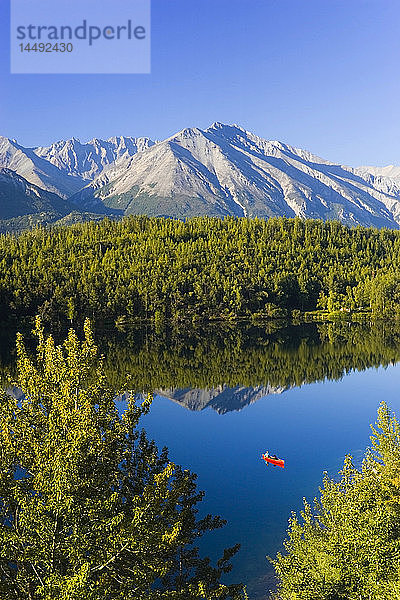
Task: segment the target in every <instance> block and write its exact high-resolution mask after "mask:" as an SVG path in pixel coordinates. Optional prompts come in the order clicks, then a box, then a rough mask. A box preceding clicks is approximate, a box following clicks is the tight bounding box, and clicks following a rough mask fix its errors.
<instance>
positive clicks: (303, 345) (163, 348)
mask: <svg viewBox="0 0 400 600" xmlns="http://www.w3.org/2000/svg"><path fill="white" fill-rule="evenodd" d="M96 337H97V338H98V340H99V345H100V349H101V352H102V353H103V354H104V356H105V370H106V373H107V378H108V380H109V383H110V385H111V386H112V387H113V388H114V389H120V388H121V386H123V385H124V383H125V382H126V377H127V375H129V378H130V380H129V381H130V383H129V387H130V389H132V390H135V391H136V392H143V391H144V392H153V391H154V390H160V389H177V388H178V389H179V388H180V389H183V388H200V389H211V388H217V387H218V386H220V385H222V384H225V385H227V386H229V387H235V386H245V387H257V386H266V385H268V384H269V385H271V386H272V387H280V388H286V387H292V386H299V385H303V384H305V383H313V382H315V381H323V380H324V379H330V380H337V379H340V378H341V377H343V376H344V375H345V374H346V373H347V372H349V371H351V370H353V369H355V370H359V371H362V370H364V369H368V368H370V367H379V366H381V365H383V366H387V365H389V364H393V363H396V362H399V361H400V323H398V322H396V323H391V322H388V323H386V322H385V321H378V322H377V323H375V324H374V323H373V324H367V323H324V324H319V323H306V324H301V325H298V326H288V327H284V328H278V327H276V326H275V324H274V322H271V323H270V325H268V327H256V326H254V325H250V324H249V325H246V324H241V325H240V326H231V325H229V324H224V325H223V326H220V325H218V326H217V325H212V326H207V327H196V328H193V327H191V328H180V330H178V331H172V330H168V329H167V330H163V331H162V332H160V331H158V332H157V331H155V329H152V328H147V329H145V328H141V329H138V328H134V329H129V330H128V331H126V332H124V333H118V332H115V330H114V333H112V332H109V331H107V332H104V331H103V332H101V331H97V336H96ZM0 343H1V347H2V350H3V359H2V362H3V365H2V366H0V381H5V378H6V374H7V373H8V372H9V370H11V372H14V365H13V360H14V359H13V357H12V355H11V353H10V348H11V347H12V346H13V345H14V343H15V338H14V335H12V334H11V335H10V336H9V338H8V339H6V338H5V337H4V336H3V337H2V338H0Z"/></svg>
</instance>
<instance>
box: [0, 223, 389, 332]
mask: <svg viewBox="0 0 400 600" xmlns="http://www.w3.org/2000/svg"><path fill="white" fill-rule="evenodd" d="M399 265H400V232H399V231H394V230H386V229H380V230H378V229H374V228H362V227H354V228H349V227H346V226H344V225H341V224H340V223H339V222H336V221H330V222H326V223H324V222H322V221H315V220H301V219H299V218H295V219H288V218H284V217H279V218H271V219H268V220H263V219H257V218H256V219H251V220H250V219H246V218H239V219H238V218H233V217H227V218H225V219H218V218H211V217H198V218H193V219H188V220H187V221H184V222H183V221H176V220H171V219H166V218H149V217H145V216H138V217H128V218H125V219H124V220H122V221H120V222H115V221H112V220H109V219H105V220H103V221H101V222H99V223H93V222H89V223H82V224H76V225H72V226H69V227H54V228H52V229H45V228H36V229H34V230H32V231H29V232H24V233H22V234H20V235H11V234H6V235H2V236H0V314H1V315H2V320H3V321H6V320H9V321H16V320H18V322H20V320H21V319H23V318H32V317H33V316H34V315H36V314H39V315H40V316H41V318H42V319H43V320H44V321H45V322H46V321H51V322H53V324H55V323H57V322H59V323H67V322H72V323H74V322H76V321H78V322H81V321H83V319H84V318H85V317H89V318H91V319H92V321H95V322H97V323H99V322H100V323H101V322H116V323H119V324H121V323H124V322H132V321H148V322H150V321H153V322H155V323H156V324H157V323H158V324H160V323H164V322H172V323H181V322H185V321H194V322H196V321H199V320H200V321H212V320H237V319H249V318H252V319H253V320H254V319H255V320H257V319H271V318H278V317H285V316H292V315H298V314H301V313H306V312H307V311H323V310H324V311H327V312H328V313H336V314H340V313H342V314H350V313H357V312H364V313H367V314H370V315H372V316H373V317H382V316H385V317H390V318H392V317H393V318H396V317H398V316H399V315H400V308H399V307H400V304H399V300H400V275H399Z"/></svg>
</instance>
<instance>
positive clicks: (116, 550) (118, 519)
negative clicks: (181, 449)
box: [0, 319, 239, 600]
mask: <svg viewBox="0 0 400 600" xmlns="http://www.w3.org/2000/svg"><path fill="white" fill-rule="evenodd" d="M34 333H35V335H36V336H37V339H38V344H37V350H36V357H35V359H32V358H31V357H30V356H29V355H28V353H27V351H26V348H25V346H24V342H23V339H22V337H21V335H18V338H17V354H18V377H17V380H16V382H15V385H16V386H17V387H18V388H20V389H21V390H22V392H23V397H22V398H21V399H20V400H17V399H15V398H14V397H12V396H10V395H6V394H3V396H2V397H1V403H0V597H1V598H2V599H3V598H4V599H5V598H7V600H8V599H9V600H13V599H15V600H17V599H18V600H25V599H26V600H55V599H57V600H75V599H78V598H79V599H80V600H82V599H84V600H99V599H102V600H118V599H119V600H122V599H124V600H136V599H137V600H139V598H140V599H149V600H150V599H151V600H153V599H156V598H157V599H158V598H174V599H182V600H183V599H187V598H207V600H208V598H235V597H237V596H238V594H239V592H238V586H223V585H222V584H220V577H221V575H222V574H223V573H224V572H227V571H229V570H230V565H229V560H230V558H231V557H232V556H233V554H234V553H235V552H236V550H237V547H235V548H232V549H228V550H226V551H225V553H224V556H223V557H222V558H221V559H220V561H218V564H217V566H216V567H213V566H212V565H211V564H210V561H209V559H207V558H206V559H202V558H200V557H199V555H198V551H197V549H196V547H193V543H194V542H195V540H196V539H197V538H198V537H199V536H201V535H202V534H203V533H204V532H206V531H208V530H212V529H215V528H217V527H220V526H221V525H222V524H223V521H222V520H221V519H220V518H218V517H212V516H210V515H208V516H207V517H205V518H204V519H200V520H199V519H197V517H196V513H197V510H196V508H195V507H196V504H197V503H198V501H199V500H201V498H202V493H199V492H198V491H197V490H196V484H195V476H194V475H193V474H191V473H189V472H188V471H185V470H182V469H181V468H179V467H177V466H175V465H174V464H173V463H171V462H170V461H169V460H168V456H167V452H166V450H164V451H163V452H161V453H159V452H158V451H157V448H156V446H155V444H154V442H150V441H148V440H147V438H146V436H145V434H144V433H143V432H142V433H139V432H138V429H137V426H138V422H139V419H140V417H141V416H142V415H143V414H144V413H146V412H147V411H148V410H149V406H150V402H151V398H150V397H146V398H145V399H144V401H143V402H142V403H141V404H140V405H138V404H137V403H135V401H134V399H133V397H130V399H129V400H128V408H127V410H126V411H125V412H124V413H123V415H122V416H120V415H119V413H118V411H117V408H116V405H115V391H114V390H113V389H111V388H109V387H108V384H107V381H106V378H105V375H104V372H103V360H102V358H101V357H99V356H98V353H97V348H96V346H95V343H94V341H93V336H92V332H91V328H90V324H89V322H86V323H85V327H84V334H85V335H84V340H83V341H82V342H80V341H79V340H78V338H77V336H76V334H75V332H74V331H73V330H70V331H69V333H68V337H67V339H66V340H65V342H64V344H63V345H60V346H58V345H56V344H55V342H54V340H53V338H52V337H51V336H50V337H47V338H46V337H45V335H44V332H43V329H42V326H41V323H40V320H39V319H37V321H36V328H35V331H34Z"/></svg>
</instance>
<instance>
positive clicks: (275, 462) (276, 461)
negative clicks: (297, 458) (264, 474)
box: [262, 454, 285, 469]
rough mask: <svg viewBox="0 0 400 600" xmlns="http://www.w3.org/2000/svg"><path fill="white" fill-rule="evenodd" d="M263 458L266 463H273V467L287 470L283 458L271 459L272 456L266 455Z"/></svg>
mask: <svg viewBox="0 0 400 600" xmlns="http://www.w3.org/2000/svg"><path fill="white" fill-rule="evenodd" d="M262 458H263V459H264V460H265V462H266V463H271V465H276V466H277V467H282V469H284V468H285V461H284V460H282V459H281V458H271V457H270V456H265V454H263V455H262Z"/></svg>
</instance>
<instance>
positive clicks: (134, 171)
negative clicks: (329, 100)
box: [72, 123, 400, 228]
mask: <svg viewBox="0 0 400 600" xmlns="http://www.w3.org/2000/svg"><path fill="white" fill-rule="evenodd" d="M396 193H397V192H396ZM72 199H73V201H74V202H76V203H77V204H78V205H79V206H81V207H83V208H85V207H87V206H90V205H91V204H90V203H91V202H93V200H94V199H97V200H99V201H101V202H102V203H103V205H104V206H106V207H109V208H112V209H114V210H118V211H120V212H121V213H123V214H140V213H146V214H149V215H154V216H171V217H180V218H182V217H189V216H193V215H215V216H224V215H228V214H230V215H235V216H246V217H255V216H258V217H270V216H279V215H284V216H288V217H294V216H296V215H297V216H300V217H304V218H321V219H324V220H326V219H339V220H340V221H342V222H343V223H346V224H349V225H357V224H360V225H367V226H376V227H383V226H385V227H394V228H397V227H398V222H397V221H396V220H395V216H394V215H395V214H396V217H397V215H398V214H399V213H400V198H399V197H398V196H397V195H395V193H394V190H389V189H388V190H387V191H385V190H384V189H380V188H379V187H378V186H374V184H373V181H372V180H369V179H368V178H366V177H363V176H361V174H359V173H357V172H356V170H355V169H351V168H347V167H343V166H341V165H337V164H334V163H330V162H328V161H326V160H324V159H321V158H319V157H317V156H314V155H312V154H310V153H309V152H306V151H304V150H300V149H297V148H293V147H291V146H288V145H286V144H283V143H281V142H276V141H267V140H264V139H262V138H259V137H258V136H256V135H254V134H252V133H249V132H247V131H245V130H244V129H242V128H241V127H239V126H237V125H232V126H230V125H223V124H221V123H214V125H212V126H211V127H209V128H208V129H206V130H204V131H202V130H200V129H197V128H194V129H184V130H183V131H181V132H179V133H177V134H176V135H174V136H172V137H171V138H168V139H167V140H165V141H162V142H159V143H157V144H155V145H154V146H152V147H150V148H148V149H146V150H145V151H143V152H140V153H137V154H136V155H134V156H133V157H132V158H131V159H130V160H129V161H125V162H124V163H123V164H119V163H118V161H117V162H116V163H115V164H114V165H112V166H111V167H110V168H109V169H107V171H103V173H101V174H100V175H99V176H98V177H96V178H95V179H94V181H93V182H92V183H90V184H89V185H88V186H87V187H86V188H85V189H84V190H81V191H80V192H78V193H77V194H76V195H74V196H73V198H72Z"/></svg>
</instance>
